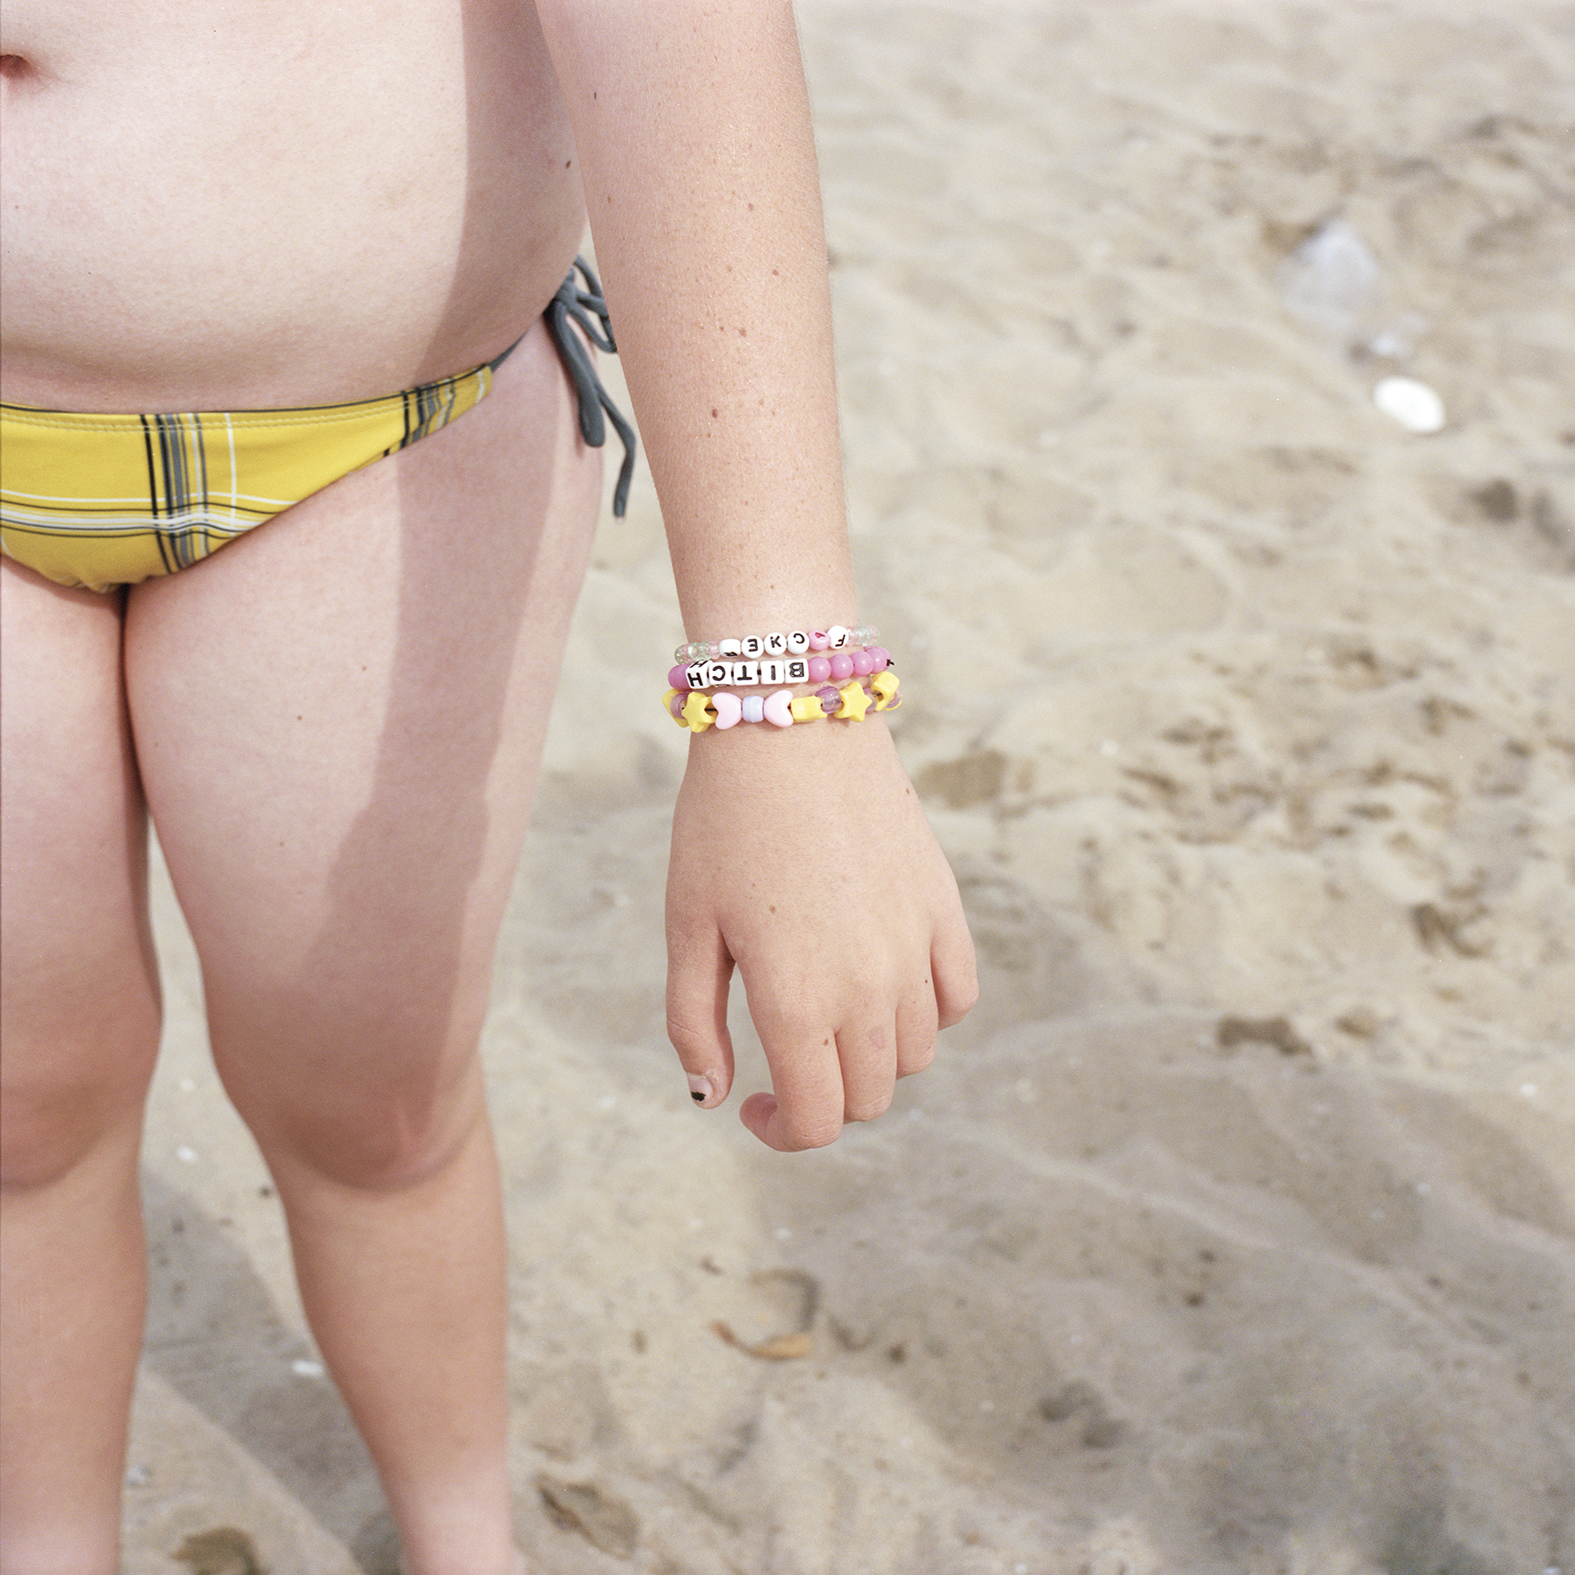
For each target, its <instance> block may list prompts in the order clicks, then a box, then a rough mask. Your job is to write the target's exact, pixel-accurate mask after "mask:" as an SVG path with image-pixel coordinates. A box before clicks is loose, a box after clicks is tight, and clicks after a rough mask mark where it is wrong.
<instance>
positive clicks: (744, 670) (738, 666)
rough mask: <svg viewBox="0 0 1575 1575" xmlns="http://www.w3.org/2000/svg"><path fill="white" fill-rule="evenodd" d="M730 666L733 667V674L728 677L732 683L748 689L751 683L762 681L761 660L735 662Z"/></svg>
mask: <svg viewBox="0 0 1575 1575" xmlns="http://www.w3.org/2000/svg"><path fill="white" fill-rule="evenodd" d="M730 666H731V667H732V669H733V676H732V677H731V678H729V679H728V682H729V683H730V684H737V685H739V686H740V688H744V689H747V688H748V687H749V686H750V685H751V684H758V683H760V682H762V679H761V677H760V663H759V662H733V663H731V664H730Z"/></svg>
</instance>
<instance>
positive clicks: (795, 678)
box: [782, 656, 809, 684]
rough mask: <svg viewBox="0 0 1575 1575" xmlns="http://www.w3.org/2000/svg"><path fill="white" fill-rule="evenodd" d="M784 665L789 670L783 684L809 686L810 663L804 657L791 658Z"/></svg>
mask: <svg viewBox="0 0 1575 1575" xmlns="http://www.w3.org/2000/svg"><path fill="white" fill-rule="evenodd" d="M782 665H783V666H784V667H785V668H786V669H787V672H786V674H785V675H784V676H783V679H782V682H783V683H785V684H807V683H808V682H809V662H808V661H807V660H806V659H805V658H804V657H802V656H792V657H789V658H788V660H787V661H785V662H784V663H783V664H782Z"/></svg>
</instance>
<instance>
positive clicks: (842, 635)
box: [826, 623, 848, 651]
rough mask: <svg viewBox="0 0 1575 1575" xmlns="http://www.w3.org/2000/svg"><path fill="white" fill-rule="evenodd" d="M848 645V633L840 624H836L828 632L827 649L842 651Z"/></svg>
mask: <svg viewBox="0 0 1575 1575" xmlns="http://www.w3.org/2000/svg"><path fill="white" fill-rule="evenodd" d="M847 643H848V631H847V630H846V629H844V628H843V627H842V625H841V624H840V623H834V624H832V626H831V627H830V628H829V629H828V630H827V631H826V649H827V650H828V651H840V650H841V649H842V647H843V646H845V645H846V644H847Z"/></svg>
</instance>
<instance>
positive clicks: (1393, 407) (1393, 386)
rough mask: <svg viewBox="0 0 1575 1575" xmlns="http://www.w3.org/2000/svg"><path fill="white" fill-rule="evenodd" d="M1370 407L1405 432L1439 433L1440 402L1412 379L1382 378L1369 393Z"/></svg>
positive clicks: (1442, 424)
mask: <svg viewBox="0 0 1575 1575" xmlns="http://www.w3.org/2000/svg"><path fill="white" fill-rule="evenodd" d="M1373 403H1374V404H1375V405H1377V406H1378V408H1379V409H1380V410H1381V411H1383V413H1384V414H1385V415H1386V416H1389V417H1390V418H1391V419H1392V420H1395V421H1398V422H1399V423H1400V425H1401V426H1403V427H1404V428H1405V429H1406V431H1407V432H1423V433H1426V432H1438V431H1441V430H1442V429H1443V426H1444V420H1445V417H1444V401H1443V400H1442V399H1440V398H1439V397H1438V395H1437V394H1436V393H1434V392H1433V390H1432V389H1431V388H1429V387H1428V386H1427V384H1426V383H1419V382H1417V380H1416V379H1415V378H1414V377H1386V378H1385V379H1384V380H1383V381H1382V382H1381V383H1380V384H1379V385H1378V386H1377V387H1376V388H1375V389H1374V390H1373Z"/></svg>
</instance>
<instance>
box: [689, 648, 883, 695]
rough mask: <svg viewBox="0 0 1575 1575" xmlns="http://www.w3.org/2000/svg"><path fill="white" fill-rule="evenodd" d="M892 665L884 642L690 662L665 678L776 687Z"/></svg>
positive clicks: (700, 684)
mask: <svg viewBox="0 0 1575 1575" xmlns="http://www.w3.org/2000/svg"><path fill="white" fill-rule="evenodd" d="M890 666H891V652H890V651H888V650H887V649H886V647H885V646H883V645H870V646H865V647H864V648H863V649H861V650H853V651H838V652H837V653H836V655H835V656H782V657H766V658H764V659H763V660H761V661H758V662H748V661H746V662H691V663H689V665H688V666H687V667H686V666H684V665H682V664H680V665H679V666H677V667H674V668H671V669H670V670H669V671H668V674H667V681H668V683H670V684H671V685H672V686H673V688H674V689H715V688H716V687H717V686H718V685H721V684H732V685H734V686H735V687H738V688H746V689H752V688H759V687H761V686H762V685H765V686H769V687H772V688H774V687H776V686H777V685H779V684H823V683H825V682H827V680H828V679H829V680H835V681H836V682H838V683H841V682H842V680H843V679H845V678H868V677H869V676H870V675H871V674H872V673H883V672H885V671H886V669H887V668H888V667H890Z"/></svg>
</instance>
